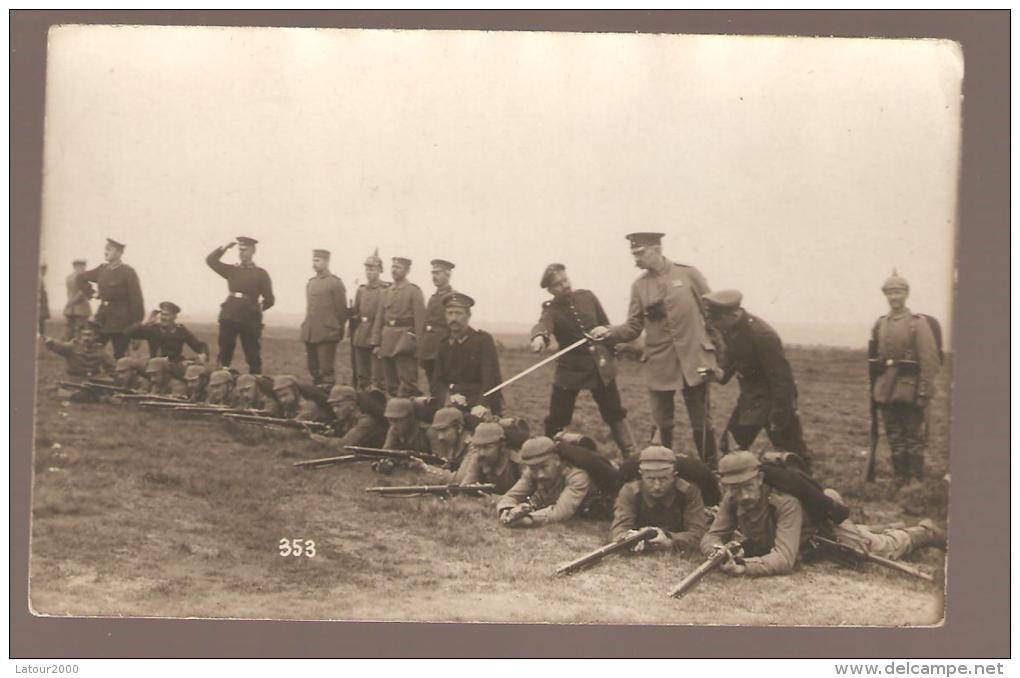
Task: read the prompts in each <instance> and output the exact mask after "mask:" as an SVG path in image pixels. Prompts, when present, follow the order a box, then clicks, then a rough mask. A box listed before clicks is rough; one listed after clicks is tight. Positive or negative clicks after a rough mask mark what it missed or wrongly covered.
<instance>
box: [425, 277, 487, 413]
mask: <svg viewBox="0 0 1020 678" xmlns="http://www.w3.org/2000/svg"><path fill="white" fill-rule="evenodd" d="M430 263H431V264H432V284H433V285H435V286H436V291H435V292H433V294H432V296H431V297H429V301H428V304H426V306H425V335H424V336H423V337H422V338H421V368H422V369H423V370H424V371H425V378H426V379H428V382H429V395H431V396H435V395H436V384H435V381H434V379H433V375H432V373H433V371H434V368H435V364H436V356H437V355H438V354H439V346H440V344H442V343H443V341H444V340H445V339H446V338H447V337H448V336H449V335H450V331H449V328H448V327H447V326H446V307H445V306H444V305H443V299H444V298H445V297H446V295H447V294H449V293H450V292H452V291H453V288H452V287H450V276H451V275H452V274H453V269H454V265H453V264H451V263H450V262H449V261H445V260H443V259H433V260H432V261H431V262H430ZM497 383H498V382H497Z"/></svg>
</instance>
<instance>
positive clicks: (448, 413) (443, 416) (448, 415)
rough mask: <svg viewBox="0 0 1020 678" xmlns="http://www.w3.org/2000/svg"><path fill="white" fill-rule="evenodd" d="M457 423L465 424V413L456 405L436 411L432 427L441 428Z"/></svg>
mask: <svg viewBox="0 0 1020 678" xmlns="http://www.w3.org/2000/svg"><path fill="white" fill-rule="evenodd" d="M455 423H457V424H460V425H461V426H463V425H464V413H463V412H461V411H460V410H458V409H457V408H456V407H444V408H442V409H441V410H439V411H438V412H436V416H435V417H433V418H432V426H431V428H434V429H437V430H441V429H444V428H450V427H451V426H453V425H454V424H455Z"/></svg>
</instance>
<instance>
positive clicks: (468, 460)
mask: <svg viewBox="0 0 1020 678" xmlns="http://www.w3.org/2000/svg"><path fill="white" fill-rule="evenodd" d="M425 470H426V472H427V473H429V474H431V475H432V476H434V477H436V478H437V482H441V483H456V484H458V485H476V484H490V483H491V484H492V485H495V486H496V494H506V493H507V492H509V491H510V488H511V487H513V486H514V483H516V482H517V481H518V480H520V478H521V467H520V465H519V464H517V463H516V462H515V461H514V460H513V457H512V456H511V454H510V451H509V450H507V449H505V448H504V450H503V456H502V457H500V460H499V461H497V463H496V465H495V466H494V467H492V468H489V469H486V468H485V467H483V466H482V463H481V461H479V459H478V453H477V452H476V451H475V449H474V448H473V447H472V448H471V449H469V450H468V453H467V455H466V456H465V457H464V461H463V463H461V465H460V467H459V468H458V469H457V470H456V471H450V470H448V469H441V468H436V467H435V466H429V467H427V468H426V469H425Z"/></svg>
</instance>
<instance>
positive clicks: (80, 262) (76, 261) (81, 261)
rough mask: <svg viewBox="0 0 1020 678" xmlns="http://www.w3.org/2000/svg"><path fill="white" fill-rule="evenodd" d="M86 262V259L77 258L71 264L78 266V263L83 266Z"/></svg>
mask: <svg viewBox="0 0 1020 678" xmlns="http://www.w3.org/2000/svg"><path fill="white" fill-rule="evenodd" d="M86 263H88V262H86V261H85V260H84V259H75V260H74V261H72V262H71V265H72V266H77V265H78V264H81V265H82V266H84V265H85V264H86Z"/></svg>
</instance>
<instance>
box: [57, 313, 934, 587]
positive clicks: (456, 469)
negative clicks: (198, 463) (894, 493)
mask: <svg viewBox="0 0 1020 678" xmlns="http://www.w3.org/2000/svg"><path fill="white" fill-rule="evenodd" d="M91 332H94V328H91V327H89V326H86V327H85V328H83V335H84V337H85V339H86V341H87V340H88V339H89V333H91ZM47 345H50V346H51V347H52V348H54V349H55V350H58V349H59V348H60V345H59V344H57V343H55V342H52V340H50V341H49V342H48V344H47ZM58 352H59V350H58ZM102 355H106V354H105V352H102ZM97 356H98V354H97ZM72 357H73V356H72ZM82 367H83V366H82V364H81V362H80V360H79V359H78V358H75V359H74V360H73V361H72V360H71V359H70V358H69V364H68V370H69V372H75V371H76V370H80V369H82ZM111 371H112V379H111V380H109V381H107V380H105V379H104V377H105V376H107V375H109V374H110V373H111ZM76 376H81V377H86V378H87V379H90V380H91V381H86V382H84V383H83V384H81V385H80V386H81V387H80V388H78V389H75V392H74V393H69V394H65V395H70V396H71V397H72V398H74V399H76V400H83V399H84V400H103V401H109V402H118V401H120V398H121V397H122V396H123V395H124V394H127V393H130V394H134V395H143V394H144V395H148V396H149V397H150V398H153V399H160V398H162V399H167V400H166V401H169V400H174V401H177V402H181V403H184V402H187V403H190V404H198V403H204V404H207V405H210V406H214V407H221V408H224V411H244V412H257V413H259V414H260V415H263V416H264V420H265V421H267V422H270V423H272V422H273V421H283V420H290V421H296V422H304V423H307V424H309V425H311V424H317V425H319V426H318V427H316V428H314V429H311V428H310V429H308V430H309V435H310V436H311V438H312V439H313V440H314V441H315V442H317V443H320V444H322V445H324V446H326V447H329V448H333V449H335V450H337V451H343V450H345V449H348V448H349V447H351V446H364V447H367V448H380V449H382V450H392V451H395V452H400V453H403V454H405V456H404V457H403V458H402V461H399V462H396V464H394V463H393V462H389V463H388V464H387V463H381V464H377V465H376V468H377V470H379V471H381V472H392V471H393V470H394V467H395V466H399V467H402V472H403V471H407V472H417V473H422V474H424V475H425V477H427V478H429V479H430V480H434V481H435V482H436V483H437V484H445V485H447V486H452V487H471V486H477V485H479V484H481V485H491V486H492V490H493V491H494V493H495V494H497V495H500V498H499V499H498V501H497V502H496V514H497V518H498V523H499V524H500V525H503V526H506V527H510V528H529V527H531V528H533V527H540V526H543V525H547V524H550V523H559V522H565V521H570V520H572V519H574V518H576V517H588V518H593V519H600V518H601V519H605V518H611V520H612V527H611V531H612V537H613V539H614V540H625V539H627V538H628V537H633V536H634V535H636V534H638V533H639V532H645V533H646V534H648V535H651V536H649V537H648V538H645V539H641V540H640V541H637V542H636V543H634V544H633V546H632V548H633V550H634V551H636V552H651V551H671V552H675V553H685V552H688V553H689V552H696V551H699V550H700V551H701V552H703V553H704V554H705V555H706V556H709V557H711V556H714V555H715V554H717V553H718V552H719V549H724V548H726V547H727V545H728V544H731V542H732V540H733V539H735V538H736V539H738V540H739V542H740V550H739V551H737V552H734V553H730V552H729V551H727V553H729V554H730V555H729V556H728V557H727V559H726V561H725V562H724V563H723V564H722V565H721V569H722V570H723V571H724V572H726V573H728V574H730V575H746V576H767V575H778V574H787V573H789V572H791V571H792V570H793V569H794V566H795V565H796V564H797V563H798V562H799V561H800V560H802V559H810V555H811V549H810V548H809V545H811V544H814V543H815V542H814V541H812V537H813V536H815V535H819V534H821V535H824V536H826V537H827V538H830V539H833V540H835V541H836V542H838V543H840V544H843V545H845V546H848V547H850V548H852V549H854V550H855V551H857V552H860V553H867V554H873V555H877V556H880V557H883V558H888V559H898V558H901V557H902V556H904V555H906V554H908V553H910V552H911V551H912V550H914V549H916V548H918V547H922V546H929V545H934V546H939V547H942V548H944V547H945V534H944V532H943V531H942V530H941V529H939V528H938V527H937V526H936V525H935V523H933V522H932V521H931V520H922V521H920V523H918V524H917V525H915V526H912V527H906V526H904V525H897V526H892V527H886V528H875V529H871V528H868V527H865V526H859V525H855V524H854V523H853V522H851V521H850V520H849V519H848V516H849V510H848V509H847V507H846V506H845V505H844V503H843V501H842V498H841V497H840V496H839V494H838V493H837V492H836V491H835V490H832V489H824V490H823V488H822V487H821V486H820V485H818V483H817V482H815V481H814V480H813V479H812V478H811V477H810V476H809V475H807V474H806V473H804V472H803V470H802V461H801V459H800V457H798V456H797V455H794V454H785V455H784V454H777V455H775V459H778V460H782V462H784V463H774V462H771V461H769V460H767V459H766V460H765V461H764V462H763V460H762V459H760V458H759V457H758V456H756V455H755V454H754V453H752V452H748V451H735V452H730V453H728V454H725V455H724V456H723V457H722V458H721V459H720V460H719V463H718V470H717V472H715V471H713V470H712V469H710V468H709V467H708V466H707V465H706V464H705V463H704V462H702V461H701V460H700V459H698V458H697V457H696V456H688V455H686V454H684V453H674V451H673V450H671V449H669V448H667V447H663V446H660V445H650V446H647V447H645V448H644V449H643V450H641V451H640V453H639V454H638V455H634V456H631V457H630V458H628V459H625V460H623V461H622V462H619V463H617V462H614V461H611V460H610V459H608V458H607V457H606V456H604V455H603V454H600V453H599V451H598V449H597V445H596V443H595V441H594V440H593V439H592V438H591V437H589V436H585V435H582V434H580V433H559V434H557V435H556V436H554V437H548V436H544V435H543V436H531V435H530V429H529V426H528V424H527V422H526V421H524V420H522V419H520V418H515V417H511V416H500V415H499V414H494V413H493V412H492V411H491V410H489V409H488V408H487V407H485V406H484V405H475V406H473V407H471V406H469V405H468V403H467V400H466V399H465V398H463V396H460V395H458V394H454V395H452V396H450V397H449V398H447V399H446V401H445V402H442V403H441V402H438V401H437V400H435V399H434V398H429V397H424V396H421V397H413V398H404V397H393V398H387V397H386V395H385V393H384V392H383V391H381V390H378V389H364V390H356V389H354V388H352V387H351V386H346V385H336V386H333V387H332V388H331V389H330V390H329V392H328V393H325V392H324V391H322V390H321V389H319V388H318V387H316V386H314V385H312V384H310V383H307V382H305V381H303V380H301V379H298V378H297V377H295V376H293V375H278V376H275V377H272V378H270V377H265V376H259V375H250V374H242V375H237V374H236V373H234V372H232V371H231V370H228V369H216V370H212V371H210V370H209V369H207V368H206V366H205V365H203V364H201V363H190V364H189V363H188V362H187V361H179V362H171V361H169V360H168V359H167V358H165V357H158V358H152V359H150V360H149V361H148V362H147V363H144V364H143V363H142V362H140V361H137V360H135V359H133V358H129V357H125V358H121V359H119V360H117V361H116V362H115V363H114V362H112V361H111V360H110V358H109V357H108V356H107V357H106V358H105V359H101V358H100V359H98V363H97V364H95V365H93V366H90V368H89V369H87V370H85V371H79V372H78V373H77V374H76ZM65 383H66V382H65ZM107 384H110V385H111V386H112V389H113V390H106V391H104V388H103V387H104V386H105V385H107ZM90 385H94V387H93V388H90ZM68 386H70V384H68ZM121 402H142V403H144V402H145V399H144V398H142V399H140V400H127V401H121ZM155 402H159V401H158V400H155ZM184 411H185V412H186V411H187V410H184ZM255 423H259V422H258V421H257V422H255ZM647 528H652V530H648V529H647Z"/></svg>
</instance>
